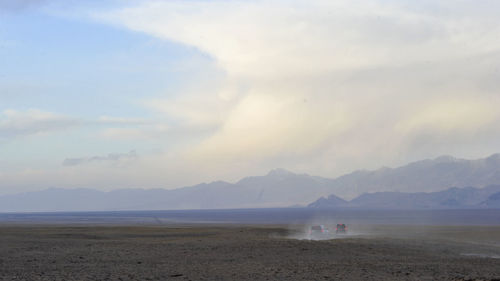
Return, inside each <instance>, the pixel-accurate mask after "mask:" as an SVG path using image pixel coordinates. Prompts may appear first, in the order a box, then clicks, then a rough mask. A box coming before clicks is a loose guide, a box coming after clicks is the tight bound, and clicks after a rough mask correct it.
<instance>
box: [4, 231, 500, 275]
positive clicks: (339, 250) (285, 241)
mask: <svg viewBox="0 0 500 281" xmlns="http://www.w3.org/2000/svg"><path fill="white" fill-rule="evenodd" d="M303 229H304V227H302V226H243V225H230V226H228V225H226V226H224V225H222V226H220V225H219V226H217V225H201V224H198V225H175V226H174V225H169V226H138V225H135V226H78V225H74V226H47V225H38V226H37V225H2V226H0V241H1V242H0V279H1V280H500V259H499V257H500V244H498V242H499V240H500V227H470V226H469V227H459V226H453V227H452V226H448V227H439V226H433V227H422V226H418V227H417V226H376V227H367V226H365V227H360V226H357V227H356V226H352V228H351V229H352V235H346V236H344V237H343V238H341V239H337V238H336V239H331V240H322V241H313V240H308V239H294V237H295V238H301V236H303V234H302V230H303Z"/></svg>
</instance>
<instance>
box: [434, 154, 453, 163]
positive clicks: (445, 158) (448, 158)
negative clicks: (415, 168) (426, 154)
mask: <svg viewBox="0 0 500 281" xmlns="http://www.w3.org/2000/svg"><path fill="white" fill-rule="evenodd" d="M434 161H436V162H441V163H442V162H456V161H457V158H455V157H453V156H450V155H441V156H439V157H437V158H435V159H434Z"/></svg>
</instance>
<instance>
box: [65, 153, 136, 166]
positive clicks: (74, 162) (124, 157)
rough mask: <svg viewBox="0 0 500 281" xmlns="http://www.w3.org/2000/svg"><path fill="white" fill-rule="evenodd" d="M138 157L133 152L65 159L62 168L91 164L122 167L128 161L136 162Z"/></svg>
mask: <svg viewBox="0 0 500 281" xmlns="http://www.w3.org/2000/svg"><path fill="white" fill-rule="evenodd" d="M137 158H138V155H137V153H136V152H135V150H132V151H130V152H128V153H110V154H108V155H104V156H93V157H86V158H66V159H64V161H63V163H62V164H63V166H78V165H83V164H91V163H107V164H110V163H111V164H113V165H123V164H125V163H128V162H130V161H134V160H137Z"/></svg>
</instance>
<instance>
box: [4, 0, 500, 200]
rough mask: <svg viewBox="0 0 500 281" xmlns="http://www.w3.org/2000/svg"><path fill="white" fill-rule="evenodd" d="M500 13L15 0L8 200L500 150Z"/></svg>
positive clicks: (347, 4)
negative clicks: (58, 191)
mask: <svg viewBox="0 0 500 281" xmlns="http://www.w3.org/2000/svg"><path fill="white" fill-rule="evenodd" d="M499 14H500V1H496V0H491V1H486V0H484V1H472V0H471V1H451V0H449V1H436V0H432V1H431V0H429V1H409V0H407V1H405V0H380V1H369V0H367V1H353V0H343V1H334V0H324V1H310V0H307V1H293V0H290V1H248V0H244V1H229V0H215V1H202V0H184V1H63V0H60V1H51V0H46V1H42V0H39V1H37V0H23V1H10V0H0V194H4V193H13V192H19V191H27V190H38V189H44V188H47V187H92V188H99V189H103V190H109V189H115V188H128V187H142V188H154V187H164V188H174V187H180V186H185V185H191V184H195V183H199V182H203V181H212V180H219V179H221V180H227V181H234V180H236V179H239V178H240V177H242V176H246V175H257V174H264V173H266V172H267V171H268V170H269V169H272V168H276V167H282V168H286V169H289V170H292V171H295V172H305V173H309V174H313V175H321V176H326V177H335V176H338V175H340V174H342V173H345V172H350V171H352V170H355V169H373V168H378V167H381V166H396V165H400V164H404V163H406V162H409V161H414V160H419V159H423V158H429V157H437V156H439V155H443V154H451V155H454V156H457V157H464V158H479V157H484V156H487V155H489V154H492V153H495V152H500V17H499V16H498V15H499Z"/></svg>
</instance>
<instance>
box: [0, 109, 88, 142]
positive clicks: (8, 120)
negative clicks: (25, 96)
mask: <svg viewBox="0 0 500 281" xmlns="http://www.w3.org/2000/svg"><path fill="white" fill-rule="evenodd" d="M79 124H80V121H79V120H77V119H75V118H72V117H68V116H64V115H60V114H56V113H52V112H46V111H41V110H37V109H29V110H26V111H17V110H12V109H8V110H5V111H3V118H0V138H6V139H8V138H12V137H19V136H27V135H36V134H44V133H49V132H54V131H61V130H66V129H70V128H73V127H76V126H78V125H79Z"/></svg>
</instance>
